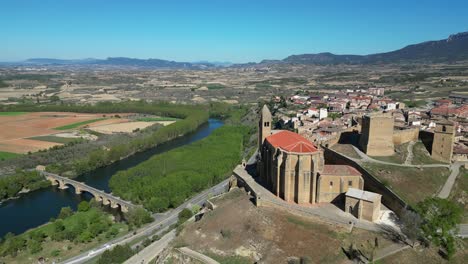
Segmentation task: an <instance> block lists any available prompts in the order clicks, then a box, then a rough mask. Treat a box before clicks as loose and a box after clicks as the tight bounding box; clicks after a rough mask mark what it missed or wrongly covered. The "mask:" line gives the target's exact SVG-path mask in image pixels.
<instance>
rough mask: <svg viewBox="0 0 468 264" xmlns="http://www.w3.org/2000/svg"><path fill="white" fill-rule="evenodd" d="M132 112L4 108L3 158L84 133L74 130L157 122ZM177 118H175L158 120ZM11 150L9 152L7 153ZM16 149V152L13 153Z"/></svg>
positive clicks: (135, 126)
mask: <svg viewBox="0 0 468 264" xmlns="http://www.w3.org/2000/svg"><path fill="white" fill-rule="evenodd" d="M128 115H129V114H118V115H114V114H89V113H86V114H85V113H66V112H30V113H27V112H0V123H1V124H2V129H1V130H0V153H2V154H1V155H0V156H1V157H0V158H3V159H7V158H11V157H14V156H13V155H14V154H25V153H29V152H36V151H39V150H44V149H49V148H52V147H54V146H60V145H63V144H66V143H68V142H71V141H76V140H77V139H79V138H80V137H76V136H67V135H66V134H67V133H68V134H70V132H73V131H78V130H82V129H83V128H89V129H92V130H95V131H98V132H102V133H114V132H122V133H130V132H133V131H134V130H136V129H143V128H145V127H148V126H151V125H153V124H154V123H155V122H145V121H138V122H133V121H134V120H132V119H128V118H126V117H127V116H128ZM158 122H171V123H172V122H175V121H169V120H167V121H158ZM3 153H8V154H3ZM11 153H13V154H11Z"/></svg>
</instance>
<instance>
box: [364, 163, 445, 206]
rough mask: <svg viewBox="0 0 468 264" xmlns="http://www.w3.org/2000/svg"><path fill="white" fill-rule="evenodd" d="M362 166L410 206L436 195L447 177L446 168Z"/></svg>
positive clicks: (373, 164) (370, 164)
mask: <svg viewBox="0 0 468 264" xmlns="http://www.w3.org/2000/svg"><path fill="white" fill-rule="evenodd" d="M363 165H364V167H365V168H366V169H367V170H368V171H369V172H370V173H371V174H372V175H374V176H375V177H377V178H378V179H379V180H381V181H382V182H383V183H384V184H386V185H388V186H389V187H390V188H391V189H392V190H393V191H395V192H396V193H397V194H398V195H400V196H401V197H402V198H403V199H404V200H405V201H407V202H408V203H409V204H411V205H414V204H416V203H418V202H419V201H422V200H424V199H425V198H427V197H431V196H433V195H434V194H436V193H437V192H438V191H439V189H440V188H441V187H442V186H443V184H444V183H445V181H446V179H447V177H448V175H449V170H448V169H447V168H425V169H418V168H411V167H396V166H390V165H382V164H375V163H364V164H363Z"/></svg>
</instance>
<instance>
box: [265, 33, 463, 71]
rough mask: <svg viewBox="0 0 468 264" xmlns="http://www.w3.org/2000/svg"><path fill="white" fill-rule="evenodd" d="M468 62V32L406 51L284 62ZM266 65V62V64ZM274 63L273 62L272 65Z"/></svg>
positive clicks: (315, 56)
mask: <svg viewBox="0 0 468 264" xmlns="http://www.w3.org/2000/svg"><path fill="white" fill-rule="evenodd" d="M462 60H468V32H463V33H458V34H454V35H451V36H449V37H448V38H447V39H443V40H437V41H427V42H423V43H419V44H414V45H409V46H406V47H404V48H402V49H399V50H395V51H391V52H385V53H376V54H370V55H336V54H332V53H328V52H326V53H318V54H301V55H292V56H289V57H287V58H286V59H284V60H281V61H280V62H281V63H295V64H318V65H324V64H378V63H408V62H415V63H418V62H421V63H434V62H455V61H462ZM264 63H265V61H264ZM270 63H271V62H270Z"/></svg>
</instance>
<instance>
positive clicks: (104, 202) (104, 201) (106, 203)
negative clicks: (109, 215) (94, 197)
mask: <svg viewBox="0 0 468 264" xmlns="http://www.w3.org/2000/svg"><path fill="white" fill-rule="evenodd" d="M110 203H111V201H110V200H109V199H107V198H104V197H103V198H102V204H103V205H108V204H110Z"/></svg>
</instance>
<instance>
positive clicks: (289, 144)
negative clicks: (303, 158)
mask: <svg viewBox="0 0 468 264" xmlns="http://www.w3.org/2000/svg"><path fill="white" fill-rule="evenodd" d="M266 140H267V141H268V142H269V143H270V144H271V145H272V146H273V147H275V148H281V149H283V150H285V151H288V152H295V153H312V152H316V151H318V150H317V148H316V147H315V146H314V144H312V143H311V142H310V141H309V140H307V139H306V138H304V137H303V136H301V135H299V134H296V133H294V132H291V131H287V130H282V131H279V132H277V133H275V134H273V135H271V136H268V137H267V138H266Z"/></svg>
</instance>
